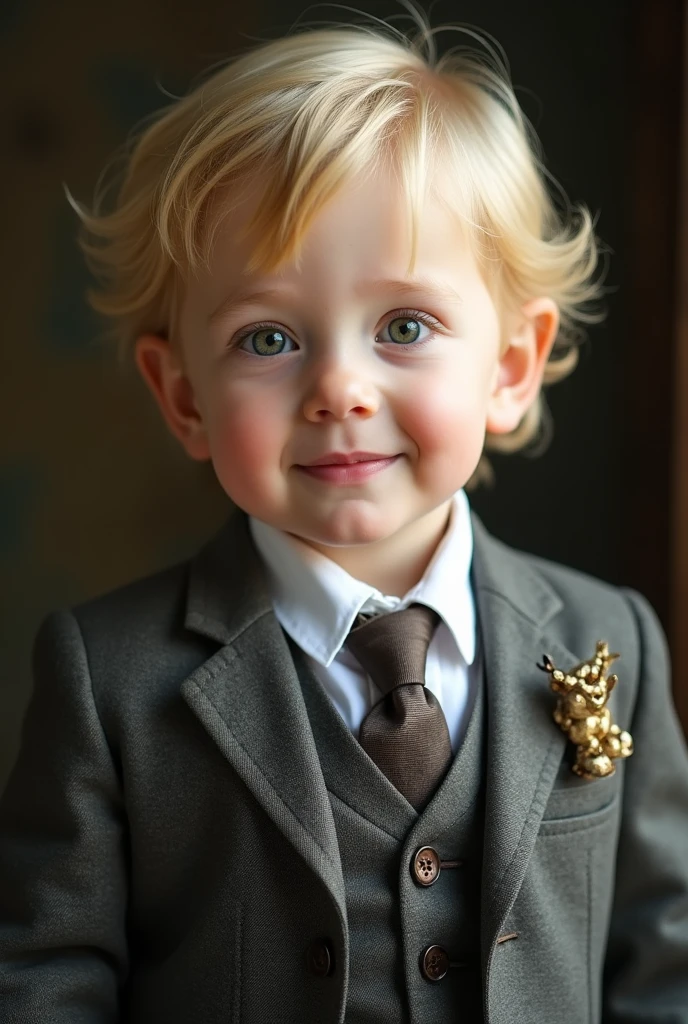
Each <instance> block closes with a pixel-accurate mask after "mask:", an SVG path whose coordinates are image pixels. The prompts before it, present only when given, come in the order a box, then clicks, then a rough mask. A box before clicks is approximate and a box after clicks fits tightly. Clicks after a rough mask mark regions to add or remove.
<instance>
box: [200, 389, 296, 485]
mask: <svg viewBox="0 0 688 1024" xmlns="http://www.w3.org/2000/svg"><path fill="white" fill-rule="evenodd" d="M285 430H286V428H285V418H284V415H283V414H282V413H281V411H280V408H279V405H278V404H277V403H276V402H267V401H261V400H260V399H258V398H256V396H255V395H254V396H248V395H242V394H241V393H240V392H239V393H238V394H237V393H236V392H235V393H232V392H231V391H229V392H225V393H224V394H223V395H222V398H221V399H220V400H219V401H218V402H217V403H216V405H215V407H214V408H213V409H212V410H211V412H210V422H209V429H208V433H209V437H210V450H211V456H212V459H213V463H214V464H215V467H216V469H217V471H218V473H221V474H222V478H223V481H224V482H225V483H230V482H232V481H235V482H236V483H237V484H238V485H239V486H242V485H243V483H244V482H245V483H250V480H251V479H255V478H256V477H257V476H259V475H260V474H261V472H262V471H263V470H264V469H265V468H267V467H272V468H274V465H275V460H276V459H277V460H279V457H280V453H281V452H282V450H283V448H284V442H285Z"/></svg>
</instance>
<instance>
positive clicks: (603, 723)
mask: <svg viewBox="0 0 688 1024" xmlns="http://www.w3.org/2000/svg"><path fill="white" fill-rule="evenodd" d="M618 657H620V655H618V654H610V653H609V645H608V644H607V643H606V642H605V641H604V640H598V641H597V645H596V651H595V655H594V657H593V658H591V659H590V661H582V662H581V663H580V665H576V666H575V667H574V668H572V669H571V670H570V671H569V672H562V671H561V669H558V668H557V667H556V666H555V664H554V662H553V661H552V659H551V658H550V657H548V655H546V654H544V655H543V657H542V660H543V664H542V665H540V664H538V666H537V667H538V668H539V669H542V671H543V672H548V673H549V676H550V685H551V687H552V689H553V690H554V692H555V693H556V694H558V696H559V699H558V700H557V706H556V708H555V709H554V721H555V722H556V723H557V725H558V726H560V728H561V729H562V730H563V731H564V732H565V733H566V735H567V736H568V738H569V739H570V740H571V742H572V743H575V744H576V745H577V748H578V749H577V751H576V761H575V764H574V765H573V771H574V772H575V773H576V775H580V777H581V778H582V779H601V778H604V777H605V776H607V775H613V774H614V771H615V766H614V761H615V760H616V759H617V758H619V757H630V756H631V754H632V753H633V739H632V737H631V734H630V733H628V732H626V731H625V730H622V729H619V727H618V725H614V724H613V722H612V716H611V714H610V711H609V708H608V707H607V706H606V705H607V701H608V700H609V695H610V693H611V692H612V690H613V689H614V687H615V686H616V684H617V683H618V681H619V678H618V676H616V675H611V676H607V675H606V673H607V671H608V669H609V666H610V665H611V663H612V662H613V661H615V660H616V659H617V658H618Z"/></svg>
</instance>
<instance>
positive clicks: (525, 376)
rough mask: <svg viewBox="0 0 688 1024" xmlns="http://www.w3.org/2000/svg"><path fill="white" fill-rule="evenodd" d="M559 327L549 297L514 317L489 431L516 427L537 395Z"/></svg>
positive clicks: (492, 403) (494, 394) (499, 370)
mask: <svg viewBox="0 0 688 1024" xmlns="http://www.w3.org/2000/svg"><path fill="white" fill-rule="evenodd" d="M558 329H559V309H558V307H557V304H556V303H555V302H554V301H553V300H552V299H550V298H547V297H546V296H542V297H540V298H536V299H530V301H528V302H526V303H525V305H524V306H522V307H521V311H520V316H519V317H517V318H515V319H514V318H512V320H511V326H510V328H509V334H508V337H507V345H506V348H505V350H504V351H503V353H502V355H501V357H500V359H499V364H498V368H497V374H496V381H495V386H494V390H493V392H492V394H491V396H490V400H489V403H488V414H487V422H486V429H487V430H488V431H489V432H490V433H492V434H508V433H509V432H510V431H512V430H515V429H516V427H517V426H518V425H519V423H520V422H521V420H522V419H523V417H524V416H525V414H526V412H527V411H528V409H529V408H530V406H531V405H532V404H533V402H534V401H535V399H536V398H537V395H538V392H539V391H540V387H541V386H542V377H543V374H544V372H545V366H546V364H547V360H548V359H549V354H550V352H551V351H552V345H553V344H554V339H555V338H556V336H557V331H558Z"/></svg>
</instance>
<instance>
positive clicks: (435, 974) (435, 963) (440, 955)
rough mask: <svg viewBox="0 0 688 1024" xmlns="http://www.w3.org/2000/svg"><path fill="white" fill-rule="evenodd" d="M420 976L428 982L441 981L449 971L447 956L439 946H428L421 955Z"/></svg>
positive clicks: (444, 950)
mask: <svg viewBox="0 0 688 1024" xmlns="http://www.w3.org/2000/svg"><path fill="white" fill-rule="evenodd" d="M420 970H421V974H422V975H423V977H424V978H427V979H428V981H441V979H442V978H443V977H444V976H445V974H446V973H447V971H448V970H449V955H448V953H447V951H446V949H442V947H441V946H428V948H427V949H426V950H425V952H424V953H423V954H422V955H421V963H420Z"/></svg>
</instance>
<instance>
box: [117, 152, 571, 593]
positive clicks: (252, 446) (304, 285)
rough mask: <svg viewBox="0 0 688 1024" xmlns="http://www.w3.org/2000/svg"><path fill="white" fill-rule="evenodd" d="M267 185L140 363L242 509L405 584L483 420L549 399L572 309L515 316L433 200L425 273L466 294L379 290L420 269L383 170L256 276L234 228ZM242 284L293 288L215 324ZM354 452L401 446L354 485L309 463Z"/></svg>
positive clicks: (346, 194) (234, 217) (534, 309)
mask: <svg viewBox="0 0 688 1024" xmlns="http://www.w3.org/2000/svg"><path fill="white" fill-rule="evenodd" d="M259 198H260V195H259V192H258V191H253V192H249V193H247V196H246V198H245V199H244V201H243V203H242V204H241V205H240V206H239V207H238V208H237V209H236V210H235V211H233V212H232V213H231V214H229V215H228V217H227V218H226V219H225V220H224V221H223V223H222V227H221V229H220V231H219V232H218V235H217V238H216V242H215V245H214V247H213V250H212V253H211V259H210V263H209V267H208V268H207V269H205V268H204V269H203V270H202V271H201V272H199V274H198V275H197V276H195V277H192V278H191V279H190V280H189V283H188V286H187V287H186V288H185V291H184V295H183V300H182V302H181V306H180V314H179V324H178V335H179V342H178V344H179V350H177V349H176V348H174V347H172V346H171V345H170V343H169V342H168V341H167V340H165V339H164V338H161V337H158V336H156V335H153V334H145V335H142V336H141V337H140V338H139V339H138V340H137V343H136V350H135V355H136V363H137V366H138V368H139V371H140V372H141V374H142V376H143V378H144V380H145V382H146V384H147V385H148V387H149V388H150V390H151V392H152V394H153V395H154V397H155V399H156V401H157V403H158V405H159V407H160V410H161V412H162V415H163V417H164V419H165V422H166V423H167V425H168V427H169V429H170V430H171V431H172V433H173V434H174V435H175V437H176V438H177V439H178V440H179V441H180V443H181V444H182V445H183V447H184V449H185V450H186V452H187V453H188V455H189V456H190V457H191V458H192V459H197V460H208V459H210V460H212V464H213V467H214V470H215V473H216V475H217V478H218V480H219V482H220V484H221V485H222V487H223V488H224V490H225V492H226V493H227V494H228V495H229V497H230V498H231V499H232V500H233V501H234V502H235V503H236V504H237V505H238V506H239V507H240V508H242V509H243V510H244V511H245V512H247V513H248V514H250V515H253V516H255V517H257V518H258V519H261V520H263V521H264V522H266V523H269V524H270V525H272V526H275V527H277V528H278V529H280V530H284V531H286V532H288V533H290V534H293V535H294V536H296V537H298V538H300V539H301V540H302V541H304V542H305V543H306V544H308V545H310V547H312V548H314V549H316V550H317V551H320V552H321V553H323V554H325V555H327V557H329V558H331V559H332V560H333V561H335V562H337V563H338V564H339V565H341V566H342V567H343V568H344V569H345V570H346V571H347V572H349V573H350V574H351V575H352V576H354V577H356V578H357V579H361V580H363V581H365V582H366V583H368V584H370V585H371V586H374V587H376V588H377V589H378V590H380V591H382V592H383V593H386V594H392V595H396V596H399V597H401V596H403V595H404V593H406V591H407V590H409V589H410V588H411V587H412V586H413V585H415V583H417V582H418V580H419V579H420V578H421V577H422V575H423V573H424V571H425V569H426V568H427V565H428V563H429V562H430V560H431V558H432V556H433V554H434V552H435V550H436V548H437V545H438V543H439V541H440V540H441V538H442V536H443V534H444V532H445V530H446V527H447V523H448V517H449V510H450V505H451V496H452V495H453V494H454V492H455V491H456V490H458V489H459V488H460V487H463V486H464V485H465V483H466V482H467V481H468V479H469V478H470V476H471V475H472V473H473V471H474V470H475V468H476V466H477V464H478V461H479V459H480V455H481V452H482V449H483V444H484V439H485V432H486V431H490V432H492V433H494V434H503V433H508V432H509V431H511V430H513V429H514V428H515V427H516V426H518V424H519V422H520V421H521V419H522V417H523V415H524V414H525V412H526V411H527V409H528V408H529V406H530V405H531V404H532V402H533V401H534V400H535V399H536V397H537V394H538V391H539V389H540V386H541V384H542V376H543V372H544V367H545V364H546V362H547V359H548V356H549V354H550V351H551V348H552V344H553V342H554V339H555V337H556V333H557V329H558V326H559V314H558V309H557V306H556V304H555V302H554V301H553V300H552V299H551V298H549V297H547V296H537V297H533V298H532V299H530V300H529V301H528V302H527V303H525V304H524V305H523V306H522V307H521V308H520V309H519V310H517V311H515V312H514V313H513V314H510V315H508V316H506V317H505V316H503V315H502V313H503V311H501V310H498V309H497V308H496V306H495V304H494V302H493V300H492V298H491V295H490V292H489V290H488V287H487V284H486V282H485V281H484V279H483V276H482V274H481V271H480V269H479V267H478V265H477V263H476V261H475V259H474V258H473V256H472V254H471V250H470V247H469V246H468V244H467V242H466V241H465V239H464V238H463V237H462V235H461V232H460V231H459V230H458V228H457V222H456V221H455V220H454V219H452V218H450V217H449V216H448V215H447V210H446V208H445V207H444V205H443V204H442V203H441V202H439V201H438V200H437V199H436V198H433V197H430V198H429V199H428V201H427V205H426V208H425V210H424V214H423V218H422V222H421V224H420V226H419V228H420V237H419V244H418V250H417V256H418V258H417V262H416V265H415V268H414V270H413V276H414V277H416V278H417V277H421V276H424V277H429V278H432V279H433V281H435V282H437V283H439V284H440V285H442V286H444V287H451V288H453V289H455V291H456V292H458V293H459V296H460V299H457V298H453V297H452V298H444V297H443V298H438V297H436V296H434V295H432V294H431V293H429V292H428V290H427V289H426V288H421V289H420V290H419V289H417V288H415V287H414V288H411V287H409V288H408V289H407V290H405V291H404V292H397V291H392V290H390V289H388V288H380V287H375V288H373V289H369V290H368V291H366V290H365V289H366V284H368V285H370V282H372V281H377V280H380V279H394V280H400V281H401V280H407V278H408V275H407V273H406V270H407V265H408V259H409V254H410V248H409V245H410V243H409V236H408V233H407V232H408V226H407V221H406V211H405V206H404V204H403V202H402V197H401V194H400V192H399V191H398V186H397V185H396V183H395V182H394V180H393V179H392V178H390V177H387V176H386V172H383V171H380V172H378V174H377V175H376V176H375V177H372V176H368V177H367V178H365V179H363V180H361V181H359V182H357V183H352V184H350V185H348V186H346V187H345V188H344V189H343V190H342V191H341V192H340V193H339V194H337V195H336V196H335V198H334V199H332V200H331V201H330V203H329V204H328V205H327V206H326V207H325V208H324V209H323V210H322V211H321V212H320V213H319V214H318V216H317V218H316V219H315V221H314V222H313V223H312V225H311V227H310V228H309V231H308V234H307V236H306V241H305V245H304V248H303V251H302V256H301V266H300V269H297V268H296V266H295V265H294V264H293V263H289V264H285V265H284V266H283V267H281V268H280V270H279V272H278V273H275V274H271V275H268V276H266V275H263V274H252V275H250V276H249V275H245V274H243V271H244V268H245V266H246V263H247V261H248V256H249V253H250V251H251V241H252V240H251V239H250V238H247V239H246V240H245V241H244V242H241V243H239V242H238V241H237V232H238V229H240V228H241V227H243V226H244V225H245V224H246V223H247V218H248V217H249V216H250V214H251V213H252V209H253V204H254V203H255V202H257V201H259ZM237 286H239V287H240V288H241V290H242V292H244V293H247V292H253V291H257V290H259V289H263V288H276V289H279V290H280V295H279V296H274V297H271V298H269V299H267V298H265V299H262V300H260V301H255V302H254V303H252V304H251V305H250V306H244V307H242V308H238V309H234V310H233V311H227V312H226V313H225V314H224V315H223V316H221V317H219V318H218V319H217V320H216V321H214V322H212V323H210V322H209V317H210V316H211V314H212V313H213V312H214V311H216V310H217V309H218V307H220V306H221V305H222V304H223V302H224V300H225V299H226V298H227V296H228V295H229V294H230V293H231V292H233V290H234V289H235V288H237ZM400 311H403V312H400ZM415 314H422V316H423V317H424V318H428V317H429V318H432V319H433V320H435V321H436V322H437V323H436V324H432V325H427V324H426V323H424V322H423V320H421V319H420V317H419V316H416V315H415ZM502 321H503V322H502ZM263 322H265V323H267V325H268V326H262V327H256V326H255V325H256V324H257V323H263ZM275 332H278V333H275ZM239 335H245V336H244V337H243V338H239ZM422 342H425V344H421V343H422ZM351 451H366V452H374V453H380V454H385V455H390V456H391V455H395V456H398V458H396V459H395V461H394V462H393V463H392V464H391V465H389V466H387V467H386V468H384V469H382V470H381V471H380V472H378V473H376V474H374V475H372V476H370V477H367V478H366V479H365V480H362V481H358V482H356V483H350V484H346V485H342V484H339V483H332V482H328V481H323V480H319V479H315V478H313V477H312V476H310V475H309V474H307V473H305V472H304V471H303V469H302V468H301V467H302V466H303V465H305V464H308V463H311V462H313V461H314V460H315V459H317V458H319V457H320V456H322V455H325V454H326V453H330V452H351Z"/></svg>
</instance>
